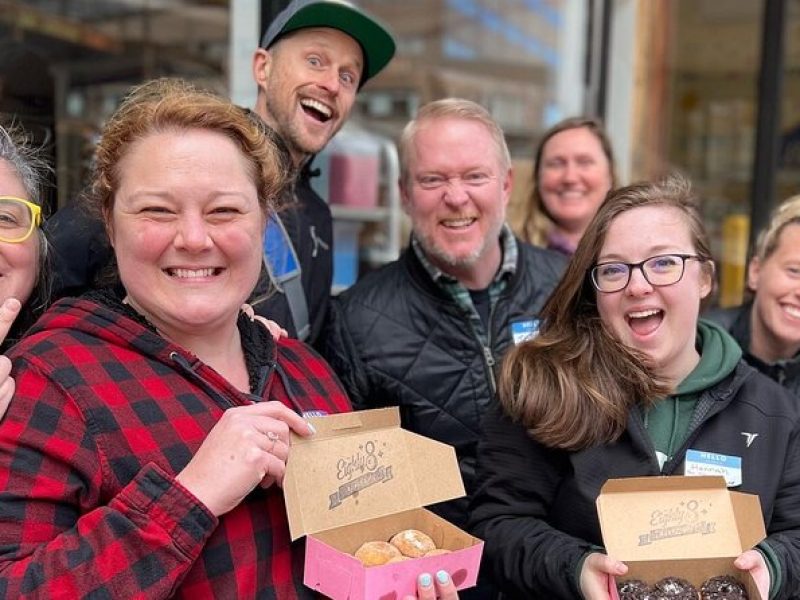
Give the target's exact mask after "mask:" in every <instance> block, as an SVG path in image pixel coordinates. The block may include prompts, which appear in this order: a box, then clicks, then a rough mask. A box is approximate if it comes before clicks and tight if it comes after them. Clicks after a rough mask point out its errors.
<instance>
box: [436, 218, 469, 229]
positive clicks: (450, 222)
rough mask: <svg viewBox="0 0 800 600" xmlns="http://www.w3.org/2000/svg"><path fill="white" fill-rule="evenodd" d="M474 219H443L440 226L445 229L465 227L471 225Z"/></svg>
mask: <svg viewBox="0 0 800 600" xmlns="http://www.w3.org/2000/svg"><path fill="white" fill-rule="evenodd" d="M472 221H474V219H471V218H470V219H466V218H465V219H445V220H443V221H442V224H443V225H445V226H447V227H466V226H467V225H469V224H471V223H472Z"/></svg>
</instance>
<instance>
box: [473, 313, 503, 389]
mask: <svg viewBox="0 0 800 600" xmlns="http://www.w3.org/2000/svg"><path fill="white" fill-rule="evenodd" d="M498 302H499V300H498ZM496 306H497V302H495V303H494V304H493V305H492V306H491V307H490V308H489V321H488V323H487V327H486V345H485V346H484V345H483V343H482V342H481V341H480V336H477V334H476V336H477V337H478V342H479V343H480V344H481V348H482V349H483V361H484V363H485V364H486V369H487V371H489V386H490V387H491V390H492V397H494V395H495V394H496V393H497V381H496V379H495V375H494V366H495V365H496V364H497V361H496V360H495V359H494V355H493V354H492V331H493V330H494V310H495V307H496Z"/></svg>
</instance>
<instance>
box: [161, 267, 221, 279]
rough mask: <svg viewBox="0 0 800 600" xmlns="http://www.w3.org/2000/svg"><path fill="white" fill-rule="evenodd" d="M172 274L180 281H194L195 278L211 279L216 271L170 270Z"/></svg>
mask: <svg viewBox="0 0 800 600" xmlns="http://www.w3.org/2000/svg"><path fill="white" fill-rule="evenodd" d="M170 274H171V275H172V276H173V277H177V278H178V279H192V278H195V277H211V276H212V275H213V274H214V269H213V268H209V269H170Z"/></svg>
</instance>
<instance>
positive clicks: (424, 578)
mask: <svg viewBox="0 0 800 600" xmlns="http://www.w3.org/2000/svg"><path fill="white" fill-rule="evenodd" d="M419 584H420V585H421V586H422V587H424V588H426V587H431V585H432V584H433V578H431V576H430V575H429V574H428V573H423V574H422V575H420V576H419Z"/></svg>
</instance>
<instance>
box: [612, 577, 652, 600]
mask: <svg viewBox="0 0 800 600" xmlns="http://www.w3.org/2000/svg"><path fill="white" fill-rule="evenodd" d="M649 591H650V586H649V585H647V584H646V583H645V582H644V581H642V580H641V579H628V580H627V581H621V582H619V583H617V592H618V593H619V600H643V598H644V593H645V592H649Z"/></svg>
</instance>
